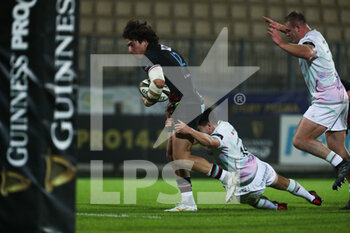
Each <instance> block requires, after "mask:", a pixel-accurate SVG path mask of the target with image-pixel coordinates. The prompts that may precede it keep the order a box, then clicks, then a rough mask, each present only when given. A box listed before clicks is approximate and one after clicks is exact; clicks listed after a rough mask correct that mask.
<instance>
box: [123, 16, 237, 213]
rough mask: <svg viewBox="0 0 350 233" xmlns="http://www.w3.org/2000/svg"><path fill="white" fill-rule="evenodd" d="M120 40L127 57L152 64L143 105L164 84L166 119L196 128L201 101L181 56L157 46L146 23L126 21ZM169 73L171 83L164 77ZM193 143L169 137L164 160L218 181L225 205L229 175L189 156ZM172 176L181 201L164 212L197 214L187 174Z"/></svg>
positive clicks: (150, 102) (231, 184)
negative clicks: (188, 164) (166, 89)
mask: <svg viewBox="0 0 350 233" xmlns="http://www.w3.org/2000/svg"><path fill="white" fill-rule="evenodd" d="M123 38H124V39H125V41H126V45H127V47H128V52H129V53H130V54H133V55H135V56H136V57H139V58H140V57H143V56H138V55H144V56H145V57H147V58H148V59H149V60H150V61H151V62H152V65H149V66H146V67H144V68H143V70H144V71H145V72H146V73H147V75H148V78H149V79H150V86H149V91H148V94H147V96H148V97H147V98H145V97H143V96H142V101H143V103H144V105H145V106H147V107H150V106H152V105H154V104H155V103H157V100H158V98H159V97H160V95H161V93H162V88H163V87H164V84H166V85H167V86H168V87H169V89H170V92H171V93H170V96H169V104H168V106H167V109H166V117H167V119H170V117H172V119H173V120H174V121H175V123H176V121H177V120H181V121H183V122H186V123H188V125H189V126H190V127H192V128H194V129H196V128H197V121H198V120H197V119H198V118H199V116H200V114H201V112H202V110H201V104H202V101H201V97H200V96H199V95H198V93H197V91H196V90H195V88H194V87H193V84H192V80H191V75H190V73H189V71H188V69H187V68H186V66H187V65H186V62H185V60H184V59H183V57H182V56H181V55H180V54H179V53H178V52H177V51H175V50H173V49H172V48H170V47H168V46H165V45H162V44H159V38H158V36H157V35H156V33H155V31H154V30H153V29H152V27H151V26H150V25H149V24H147V22H139V21H138V20H130V21H129V22H128V23H127V25H126V27H125V29H124V32H123ZM166 67H178V69H175V72H174V71H173V70H174V69H172V72H171V71H169V72H167V70H166V69H167V68H166ZM170 72H171V76H172V78H171V80H172V81H170V79H169V77H167V76H168V75H169V73H170ZM180 90H181V91H182V92H181V91H180ZM180 101H181V107H182V108H181V109H182V111H176V113H175V114H173V113H174V111H175V108H176V107H177V106H178V105H179V103H180ZM193 116H194V117H193ZM196 116H197V118H196ZM191 118H196V119H191ZM193 143H194V139H193V137H192V136H190V135H185V134H180V133H176V134H175V133H173V134H171V136H170V138H169V139H168V145H167V155H166V156H167V159H168V160H169V161H174V160H189V161H192V162H193V166H192V170H194V171H196V172H199V173H203V174H206V175H207V176H210V177H213V178H216V179H219V180H220V181H221V182H222V183H223V185H224V187H225V188H226V202H229V201H230V200H231V199H232V197H233V191H234V177H233V173H231V172H228V171H226V170H224V169H222V168H221V167H220V166H218V165H216V164H212V163H210V162H208V161H207V160H205V159H203V158H201V157H198V156H194V155H192V154H191V147H192V145H193ZM175 173H176V174H177V175H178V176H179V177H182V178H179V179H177V184H178V188H179V189H180V192H181V202H180V204H178V205H177V206H176V207H175V208H172V209H169V210H166V211H174V212H177V211H197V205H196V203H195V201H194V198H193V193H192V185H191V179H190V172H189V171H188V170H185V169H181V170H177V171H175Z"/></svg>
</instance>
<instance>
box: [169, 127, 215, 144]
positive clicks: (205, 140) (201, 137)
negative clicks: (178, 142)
mask: <svg viewBox="0 0 350 233" xmlns="http://www.w3.org/2000/svg"><path fill="white" fill-rule="evenodd" d="M175 131H176V133H183V134H189V135H191V136H192V137H193V138H194V139H195V140H196V141H198V143H199V144H201V145H202V146H209V147H219V146H220V141H219V140H218V139H217V138H215V137H211V136H210V135H208V134H206V133H201V132H199V131H197V130H194V129H192V128H191V127H189V126H188V125H186V124H185V123H183V122H182V121H180V120H179V123H177V124H175Z"/></svg>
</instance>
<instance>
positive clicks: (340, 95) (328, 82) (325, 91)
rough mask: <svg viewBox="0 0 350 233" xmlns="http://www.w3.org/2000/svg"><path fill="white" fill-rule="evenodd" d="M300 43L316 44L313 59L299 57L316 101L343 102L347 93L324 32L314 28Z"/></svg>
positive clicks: (313, 98) (307, 83)
mask: <svg viewBox="0 0 350 233" xmlns="http://www.w3.org/2000/svg"><path fill="white" fill-rule="evenodd" d="M298 44H300V45H302V44H306V45H311V46H314V47H315V49H316V51H317V53H316V57H315V58H313V60H312V61H308V60H306V59H303V58H299V65H300V67H301V72H302V74H303V76H304V79H305V83H306V85H307V87H308V89H309V91H310V94H311V96H312V102H313V103H314V102H315V103H316V102H317V103H341V102H346V101H347V99H348V98H347V95H346V92H345V89H344V87H343V85H342V84H341V81H340V78H339V75H338V73H337V71H336V69H335V65H334V62H333V58H332V53H331V51H330V50H329V47H328V44H327V42H326V40H325V39H324V37H323V36H322V34H321V33H320V32H318V31H317V30H315V29H313V30H311V31H309V32H308V33H306V35H305V36H304V37H303V38H302V39H301V40H300V41H299V43H298Z"/></svg>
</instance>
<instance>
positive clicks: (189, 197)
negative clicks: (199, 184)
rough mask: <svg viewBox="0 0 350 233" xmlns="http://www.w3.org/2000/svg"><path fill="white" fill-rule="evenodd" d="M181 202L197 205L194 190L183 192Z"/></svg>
mask: <svg viewBox="0 0 350 233" xmlns="http://www.w3.org/2000/svg"><path fill="white" fill-rule="evenodd" d="M181 202H182V203H185V204H188V205H196V202H195V201H194V197H193V192H184V193H181Z"/></svg>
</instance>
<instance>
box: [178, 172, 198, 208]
mask: <svg viewBox="0 0 350 233" xmlns="http://www.w3.org/2000/svg"><path fill="white" fill-rule="evenodd" d="M176 183H177V187H178V188H179V190H180V193H181V202H182V203H186V204H189V205H195V204H196V202H195V201H194V198H193V192H192V184H191V177H185V178H178V179H176Z"/></svg>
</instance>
